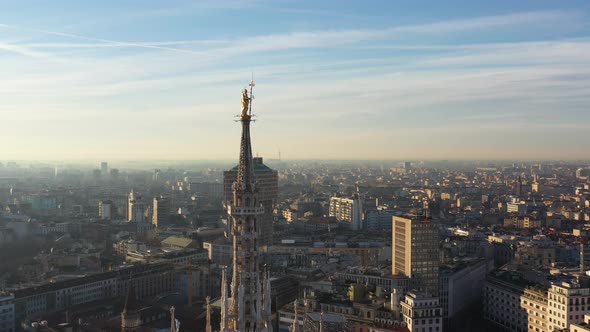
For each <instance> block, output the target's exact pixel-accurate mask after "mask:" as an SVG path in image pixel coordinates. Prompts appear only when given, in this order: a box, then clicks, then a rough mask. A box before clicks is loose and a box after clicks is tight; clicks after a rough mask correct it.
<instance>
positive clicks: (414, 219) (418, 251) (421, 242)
mask: <svg viewBox="0 0 590 332" xmlns="http://www.w3.org/2000/svg"><path fill="white" fill-rule="evenodd" d="M438 245H439V225H438V222H436V220H434V219H432V218H431V217H429V216H428V215H426V214H423V213H421V212H418V213H416V214H406V215H403V216H401V217H400V216H394V217H393V226H392V244H391V249H392V254H391V263H392V271H391V273H392V274H393V275H396V274H401V275H405V276H406V277H409V278H411V281H412V284H413V285H412V287H415V288H417V289H418V290H420V291H423V292H424V291H425V292H427V293H428V294H430V295H434V296H438V287H439V280H438V279H439V275H438V274H439V273H438V269H439V250H438Z"/></svg>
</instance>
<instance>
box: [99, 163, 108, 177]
mask: <svg viewBox="0 0 590 332" xmlns="http://www.w3.org/2000/svg"><path fill="white" fill-rule="evenodd" d="M100 175H102V176H107V175H109V163H107V162H106V161H103V162H102V163H100Z"/></svg>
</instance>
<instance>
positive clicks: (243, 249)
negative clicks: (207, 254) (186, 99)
mask: <svg viewBox="0 0 590 332" xmlns="http://www.w3.org/2000/svg"><path fill="white" fill-rule="evenodd" d="M253 87H254V82H253V81H251V82H250V93H249V94H248V90H247V89H244V91H243V92H242V113H241V115H240V122H241V123H242V139H241V142H240V158H239V164H238V175H237V178H236V182H234V184H233V185H232V192H233V200H232V204H231V205H230V206H229V207H228V213H229V215H230V217H231V219H232V225H231V236H232V239H233V264H232V268H233V271H232V272H233V275H232V278H231V284H230V293H231V298H229V299H228V298H227V296H226V294H225V293H226V292H225V287H227V285H225V272H224V277H223V280H222V285H221V287H222V292H221V293H222V299H221V302H222V308H221V311H222V312H221V317H222V319H221V326H220V330H221V331H222V332H230V331H231V332H233V331H240V332H241V331H248V332H254V331H256V332H258V331H260V332H270V331H272V326H271V322H270V320H271V306H270V305H271V297H270V281H269V275H268V274H267V273H264V274H263V273H261V271H260V267H259V262H258V248H259V244H258V234H257V233H258V232H257V224H256V223H257V221H258V217H259V216H261V215H262V214H263V213H264V207H263V206H262V205H261V203H260V201H259V200H258V188H257V186H256V179H255V176H254V166H253V158H252V146H251V143H250V122H251V121H252V89H253Z"/></svg>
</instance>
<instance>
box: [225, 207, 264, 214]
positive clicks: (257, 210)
mask: <svg viewBox="0 0 590 332" xmlns="http://www.w3.org/2000/svg"><path fill="white" fill-rule="evenodd" d="M227 212H228V213H229V214H230V215H232V216H255V215H259V214H263V213H264V207H262V206H260V207H254V208H252V207H241V206H229V207H228V208H227Z"/></svg>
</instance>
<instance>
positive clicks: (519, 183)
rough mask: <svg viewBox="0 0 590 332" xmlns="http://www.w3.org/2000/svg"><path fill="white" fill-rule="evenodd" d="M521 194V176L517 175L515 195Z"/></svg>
mask: <svg viewBox="0 0 590 332" xmlns="http://www.w3.org/2000/svg"><path fill="white" fill-rule="evenodd" d="M521 195H522V178H521V177H520V175H519V176H518V182H517V183H516V196H517V197H520V196H521Z"/></svg>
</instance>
